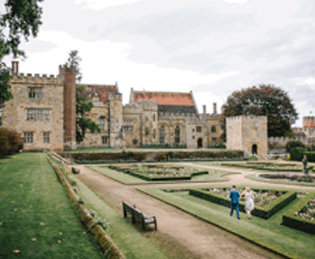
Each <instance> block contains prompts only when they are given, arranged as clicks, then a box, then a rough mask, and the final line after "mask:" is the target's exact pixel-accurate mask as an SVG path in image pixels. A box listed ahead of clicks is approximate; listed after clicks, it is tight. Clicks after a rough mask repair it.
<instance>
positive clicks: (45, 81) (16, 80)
mask: <svg viewBox="0 0 315 259" xmlns="http://www.w3.org/2000/svg"><path fill="white" fill-rule="evenodd" d="M10 83H12V84H27V85H63V78H62V76H60V75H58V76H55V75H47V74H43V75H40V74H35V75H33V74H25V75H24V74H23V73H20V74H19V75H16V74H14V75H13V77H12V79H11V81H10Z"/></svg>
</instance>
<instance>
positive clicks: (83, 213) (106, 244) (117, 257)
mask: <svg viewBox="0 0 315 259" xmlns="http://www.w3.org/2000/svg"><path fill="white" fill-rule="evenodd" d="M46 157H47V159H48V161H49V162H50V163H51V165H52V166H53V168H54V169H55V172H56V174H57V176H58V179H59V181H60V182H61V183H62V185H63V186H65V187H66V191H67V193H68V195H69V198H70V199H71V201H72V203H73V204H74V205H75V209H76V210H77V211H78V212H79V215H80V219H81V221H82V222H83V223H84V225H85V226H86V227H87V228H88V229H89V230H90V231H91V233H92V234H93V236H94V238H95V239H96V241H97V242H98V244H99V245H100V247H101V248H102V251H103V252H104V255H105V257H106V258H113V259H125V258H126V257H125V256H124V254H123V253H122V252H121V251H120V250H119V248H118V247H117V246H116V244H115V243H114V242H113V240H112V239H111V238H110V237H109V236H108V235H107V233H106V232H105V230H104V229H103V228H102V227H101V226H100V225H98V224H97V221H96V220H95V219H94V217H93V216H92V215H91V214H90V212H89V211H88V209H87V208H86V207H85V206H84V205H83V204H81V203H79V202H78V201H79V200H80V199H79V197H78V195H77V194H76V193H75V191H74V190H73V188H72V186H71V185H70V184H69V182H68V181H67V179H66V177H65V176H64V174H63V173H62V172H61V170H60V169H59V168H58V166H57V165H56V164H54V163H53V162H52V161H51V159H50V158H49V157H48V156H47V155H46Z"/></svg>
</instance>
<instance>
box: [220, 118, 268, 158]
mask: <svg viewBox="0 0 315 259" xmlns="http://www.w3.org/2000/svg"><path fill="white" fill-rule="evenodd" d="M267 134H268V130H267V116H244V115H242V116H236V117H230V118H226V137H227V148H228V149H240V150H246V151H247V152H248V153H251V154H255V155H257V156H258V157H260V158H264V156H265V155H267V152H268V135H267Z"/></svg>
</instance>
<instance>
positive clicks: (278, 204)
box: [189, 188, 296, 219]
mask: <svg viewBox="0 0 315 259" xmlns="http://www.w3.org/2000/svg"><path fill="white" fill-rule="evenodd" d="M222 189H225V188H222ZM254 191H260V190H254ZM264 191H268V190H264ZM189 195H192V196H195V197H198V198H201V199H204V200H207V201H210V202H213V203H217V204H220V205H223V206H225V207H229V208H230V199H229V198H228V197H226V198H225V197H222V196H220V195H218V194H215V193H210V192H208V191H204V190H202V189H201V190H200V189H199V190H198V189H189ZM294 199H296V192H286V193H285V194H284V195H282V196H281V197H279V198H277V199H275V200H273V201H272V202H270V203H268V204H267V205H265V206H264V207H259V206H255V209H254V210H253V212H252V215H253V216H256V217H259V218H263V219H268V218H270V217H271V216H273V215H274V214H275V213H277V212H278V211H279V210H281V209H282V208H284V207H285V206H286V205H287V204H289V203H290V202H292V201H293V200H294ZM239 209H240V210H241V211H245V203H244V202H240V203H239Z"/></svg>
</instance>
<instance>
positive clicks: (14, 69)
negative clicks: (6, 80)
mask: <svg viewBox="0 0 315 259" xmlns="http://www.w3.org/2000/svg"><path fill="white" fill-rule="evenodd" d="M12 74H13V75H18V74H19V61H12Z"/></svg>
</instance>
